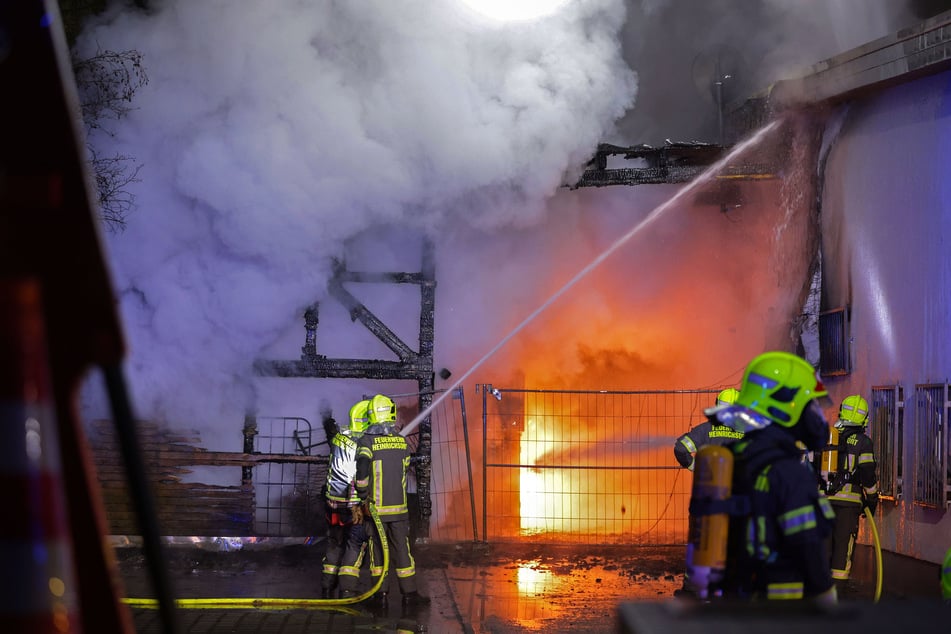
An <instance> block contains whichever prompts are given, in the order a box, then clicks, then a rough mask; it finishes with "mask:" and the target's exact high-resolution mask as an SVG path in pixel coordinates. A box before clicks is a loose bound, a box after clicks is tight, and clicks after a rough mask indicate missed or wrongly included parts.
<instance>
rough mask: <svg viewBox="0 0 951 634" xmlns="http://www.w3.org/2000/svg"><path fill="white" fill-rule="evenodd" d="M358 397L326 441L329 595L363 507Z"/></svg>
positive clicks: (363, 416) (363, 411)
mask: <svg viewBox="0 0 951 634" xmlns="http://www.w3.org/2000/svg"><path fill="white" fill-rule="evenodd" d="M369 405H370V401H360V402H358V403H356V404H355V405H354V406H353V407H351V408H350V423H349V425H348V426H347V427H346V428H344V429H338V430H337V433H336V434H334V436H333V438H332V439H331V441H330V462H329V465H328V469H327V484H326V486H325V487H324V508H325V511H326V517H327V552H326V553H325V554H324V561H323V576H322V579H321V594H320V596H321V597H322V598H324V599H329V598H331V597H332V596H333V592H334V589H335V588H336V586H337V575H338V573H339V572H340V563H341V560H342V559H343V555H344V549H345V548H346V545H347V542H348V541H349V536H350V533H351V531H352V530H354V527H355V526H357V527H361V526H362V525H363V509H362V506H361V500H360V496H359V495H357V485H356V476H357V440H359V438H360V436H362V435H363V432H365V431H366V429H367V407H369Z"/></svg>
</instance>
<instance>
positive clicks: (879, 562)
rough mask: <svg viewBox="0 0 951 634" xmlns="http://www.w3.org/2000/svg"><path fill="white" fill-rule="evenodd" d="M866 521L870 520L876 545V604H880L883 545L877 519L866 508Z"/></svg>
mask: <svg viewBox="0 0 951 634" xmlns="http://www.w3.org/2000/svg"><path fill="white" fill-rule="evenodd" d="M865 519H867V520H868V525H869V528H871V529H872V543H873V544H874V545H875V599H874V601H875V603H878V600H879V598H880V597H881V596H882V544H881V542H880V541H879V540H878V528H876V526H875V518H874V517H873V516H872V511H871V510H869V508H868V507H867V506H866V507H865Z"/></svg>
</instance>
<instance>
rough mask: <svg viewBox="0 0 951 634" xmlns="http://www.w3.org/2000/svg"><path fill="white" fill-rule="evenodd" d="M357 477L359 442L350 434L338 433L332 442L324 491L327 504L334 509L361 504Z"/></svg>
mask: <svg viewBox="0 0 951 634" xmlns="http://www.w3.org/2000/svg"><path fill="white" fill-rule="evenodd" d="M356 477H357V441H356V439H354V438H352V437H351V436H350V435H348V434H344V433H342V432H337V433H336V434H334V437H333V438H332V439H331V441H330V464H329V466H328V468H327V486H326V488H325V489H324V497H325V498H326V500H327V504H328V505H330V506H331V507H334V508H340V507H346V506H356V505H357V504H359V503H360V498H359V496H358V495H357V486H356V482H355V480H356Z"/></svg>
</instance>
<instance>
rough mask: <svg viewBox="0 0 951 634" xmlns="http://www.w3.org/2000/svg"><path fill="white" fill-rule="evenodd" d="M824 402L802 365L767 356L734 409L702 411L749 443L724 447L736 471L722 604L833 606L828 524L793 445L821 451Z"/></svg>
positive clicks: (826, 510)
mask: <svg viewBox="0 0 951 634" xmlns="http://www.w3.org/2000/svg"><path fill="white" fill-rule="evenodd" d="M825 399H828V392H827V391H826V389H825V386H823V384H822V383H821V382H820V381H819V379H818V375H817V374H816V371H815V369H814V368H813V367H812V366H811V365H810V364H809V363H808V362H807V361H806V360H805V359H802V358H800V357H798V356H796V355H793V354H790V353H788V352H766V353H764V354H761V355H759V356H757V357H756V358H754V359H753V360H752V361H751V362H750V364H749V365H748V366H747V368H746V371H745V372H744V375H743V381H742V384H741V386H740V393H739V395H737V398H736V402H735V403H734V404H733V405H723V406H719V407H715V408H711V409H710V410H707V414H708V416H709V417H710V418H711V420H714V421H716V422H719V423H720V424H723V425H726V426H728V427H731V428H733V429H736V430H738V431H741V432H744V434H745V435H744V436H743V438H742V439H740V440H738V441H736V442H733V443H730V444H729V445H727V448H728V449H729V450H730V451H731V454H732V456H733V461H734V464H733V468H732V493H731V500H730V501H731V503H732V509H731V510H730V511H729V513H730V521H729V529H728V531H727V536H726V537H725V539H726V540H727V549H726V559H725V570H724V580H723V582H722V591H723V593H724V596H726V597H730V598H734V599H741V600H754V599H769V600H783V599H809V600H812V601H815V602H817V603H819V604H821V605H826V604H830V603H835V602H836V601H837V594H836V589H835V585H834V583H833V581H832V575H831V571H830V568H829V555H828V551H827V549H826V540H827V538H828V536H829V534H830V533H831V530H832V522H833V518H834V515H833V512H832V508H831V505H830V504H829V501H828V500H827V499H826V498H825V496H823V495H822V494H821V493H820V492H819V490H818V489H817V487H816V484H815V483H816V476H815V474H814V473H813V470H812V467H811V466H810V465H809V464H808V463H806V462H803V461H802V450H801V449H800V448H799V447H798V446H797V444H796V443H797V441H800V442H801V443H802V444H803V445H804V446H805V447H806V449H808V450H810V451H817V450H819V449H821V448H822V447H823V446H824V445H825V443H826V441H827V439H828V435H829V424H828V422H827V421H826V419H825V417H824V415H823V413H822V408H821V407H820V403H819V401H820V400H825Z"/></svg>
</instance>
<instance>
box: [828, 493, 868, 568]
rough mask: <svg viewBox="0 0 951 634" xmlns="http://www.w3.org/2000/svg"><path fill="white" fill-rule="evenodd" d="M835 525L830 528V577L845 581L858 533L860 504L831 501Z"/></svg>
mask: <svg viewBox="0 0 951 634" xmlns="http://www.w3.org/2000/svg"><path fill="white" fill-rule="evenodd" d="M832 510H834V511H835V527H834V528H833V529H832V543H831V545H830V548H829V551H830V552H831V553H832V557H831V559H832V579H833V580H835V581H845V580H846V579H848V578H849V574H850V573H851V572H852V554H853V549H854V548H855V540H856V539H857V537H858V534H859V516H860V515H861V514H862V505H861V504H855V503H853V502H835V501H833V502H832Z"/></svg>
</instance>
